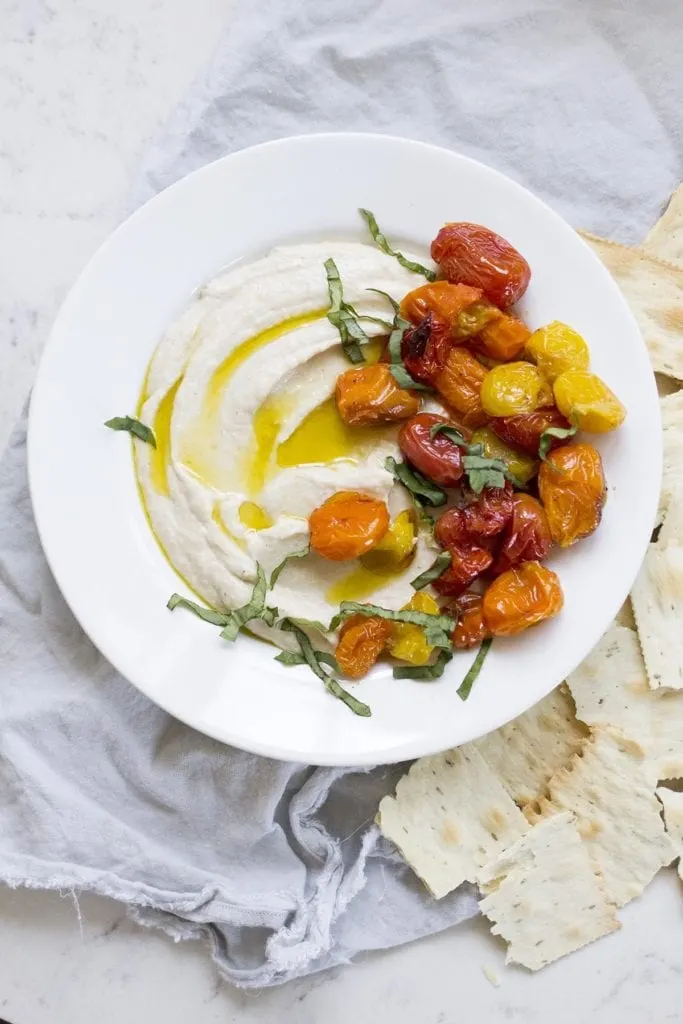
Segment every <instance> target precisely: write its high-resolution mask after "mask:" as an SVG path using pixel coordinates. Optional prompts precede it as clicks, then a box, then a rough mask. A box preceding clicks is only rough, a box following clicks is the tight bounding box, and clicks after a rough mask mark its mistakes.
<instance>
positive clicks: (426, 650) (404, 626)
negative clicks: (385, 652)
mask: <svg viewBox="0 0 683 1024" xmlns="http://www.w3.org/2000/svg"><path fill="white" fill-rule="evenodd" d="M401 610H402V611H413V612H427V613H428V614H429V615H437V614H438V612H439V606H438V604H437V603H436V601H435V600H434V598H433V597H431V596H430V595H429V594H425V593H424V591H419V592H418V593H417V594H413V596H412V597H411V599H410V601H409V602H408V604H406V605H404V606H403V608H402V609H401ZM390 626H391V628H390V632H389V640H388V643H387V646H388V648H389V653H390V654H391V655H393V657H394V658H398V659H399V660H400V661H407V662H409V663H410V664H411V665H424V664H425V663H426V662H427V661H429V657H430V655H431V653H432V651H433V650H434V648H433V647H430V646H429V644H428V643H427V641H426V639H425V634H424V630H423V629H422V628H421V627H420V626H414V625H413V624H412V623H411V622H392V623H390Z"/></svg>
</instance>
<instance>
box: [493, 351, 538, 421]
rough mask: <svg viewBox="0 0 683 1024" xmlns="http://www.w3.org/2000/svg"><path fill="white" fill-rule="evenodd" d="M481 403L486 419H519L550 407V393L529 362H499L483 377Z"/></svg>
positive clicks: (535, 367)
mask: <svg viewBox="0 0 683 1024" xmlns="http://www.w3.org/2000/svg"><path fill="white" fill-rule="evenodd" d="M481 404H482V406H483V407H484V412H486V413H488V415H489V416H519V415H521V414H523V413H529V412H535V411H536V409H539V408H540V407H541V406H544V405H552V404H553V393H552V389H551V387H550V384H549V383H548V381H547V380H546V379H545V377H544V376H543V374H542V373H541V371H540V370H539V369H538V367H537V366H534V365H533V364H532V363H524V362H517V363H501V365H500V366H495V367H494V368H493V369H492V370H489V372H488V373H487V374H486V377H485V378H484V381H483V383H482V386H481Z"/></svg>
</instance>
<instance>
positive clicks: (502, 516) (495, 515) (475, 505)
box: [434, 482, 514, 548]
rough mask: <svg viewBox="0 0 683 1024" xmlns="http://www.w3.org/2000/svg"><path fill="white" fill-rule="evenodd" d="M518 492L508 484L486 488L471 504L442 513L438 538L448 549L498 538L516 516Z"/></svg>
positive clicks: (437, 526) (437, 533)
mask: <svg viewBox="0 0 683 1024" xmlns="http://www.w3.org/2000/svg"><path fill="white" fill-rule="evenodd" d="M513 498H514V492H513V490H512V487H511V485H510V484H509V483H507V482H506V484H505V487H485V488H484V490H483V491H482V492H481V494H479V495H477V496H476V497H475V498H473V500H472V501H470V502H469V503H468V504H466V505H463V506H460V507H457V506H456V507H453V508H449V509H448V511H446V512H444V513H443V515H441V516H439V518H438V519H437V522H436V526H435V527H434V537H435V539H436V541H437V543H438V544H441V546H442V547H444V548H451V547H453V546H454V545H457V544H462V543H468V542H471V541H478V540H480V539H481V538H482V537H495V536H496V535H497V534H499V533H502V532H503V530H504V529H505V527H506V526H507V524H508V523H509V521H510V517H511V516H512V508H513Z"/></svg>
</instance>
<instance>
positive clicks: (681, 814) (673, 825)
mask: <svg viewBox="0 0 683 1024" xmlns="http://www.w3.org/2000/svg"><path fill="white" fill-rule="evenodd" d="M657 796H658V797H659V799H660V800H661V801H662V806H663V808H664V824H665V825H666V831H667V832H668V833H669V836H670V837H671V841H672V843H673V844H674V846H675V847H676V854H677V856H678V858H679V860H678V874H679V875H680V876H681V878H683V793H677V792H674V790H673V789H666V788H665V787H663V786H662V787H661V788H660V789H658V790H657Z"/></svg>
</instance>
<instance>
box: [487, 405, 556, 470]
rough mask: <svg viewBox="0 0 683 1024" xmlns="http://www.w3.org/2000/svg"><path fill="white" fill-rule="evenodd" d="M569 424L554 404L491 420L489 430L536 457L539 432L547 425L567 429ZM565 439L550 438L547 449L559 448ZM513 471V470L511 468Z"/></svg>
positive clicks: (539, 441) (543, 430) (546, 427)
mask: <svg viewBox="0 0 683 1024" xmlns="http://www.w3.org/2000/svg"><path fill="white" fill-rule="evenodd" d="M570 426H571V424H570V422H569V420H568V419H566V417H564V416H563V415H562V413H561V412H560V410H559V409H556V408H555V406H548V407H547V408H545V409H537V410H536V412H527V413H523V414H522V415H521V416H506V417H504V418H502V419H495V420H491V430H493V431H494V433H495V434H496V435H497V436H498V437H499V438H500V439H501V441H504V442H505V443H506V444H512V445H515V446H516V447H517V448H522V449H523V450H524V451H525V452H528V453H529V454H530V455H533V456H534V457H536V456H537V455H538V447H539V445H540V443H541V434H543V433H544V432H545V431H546V430H548V428H549V427H562V429H563V430H568V429H569V427H570ZM566 443H567V441H566V440H563V439H562V438H559V437H551V438H550V446H549V449H548V450H549V451H551V450H552V449H553V448H559V446H560V445H561V444H566ZM511 472H513V473H514V470H511Z"/></svg>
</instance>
